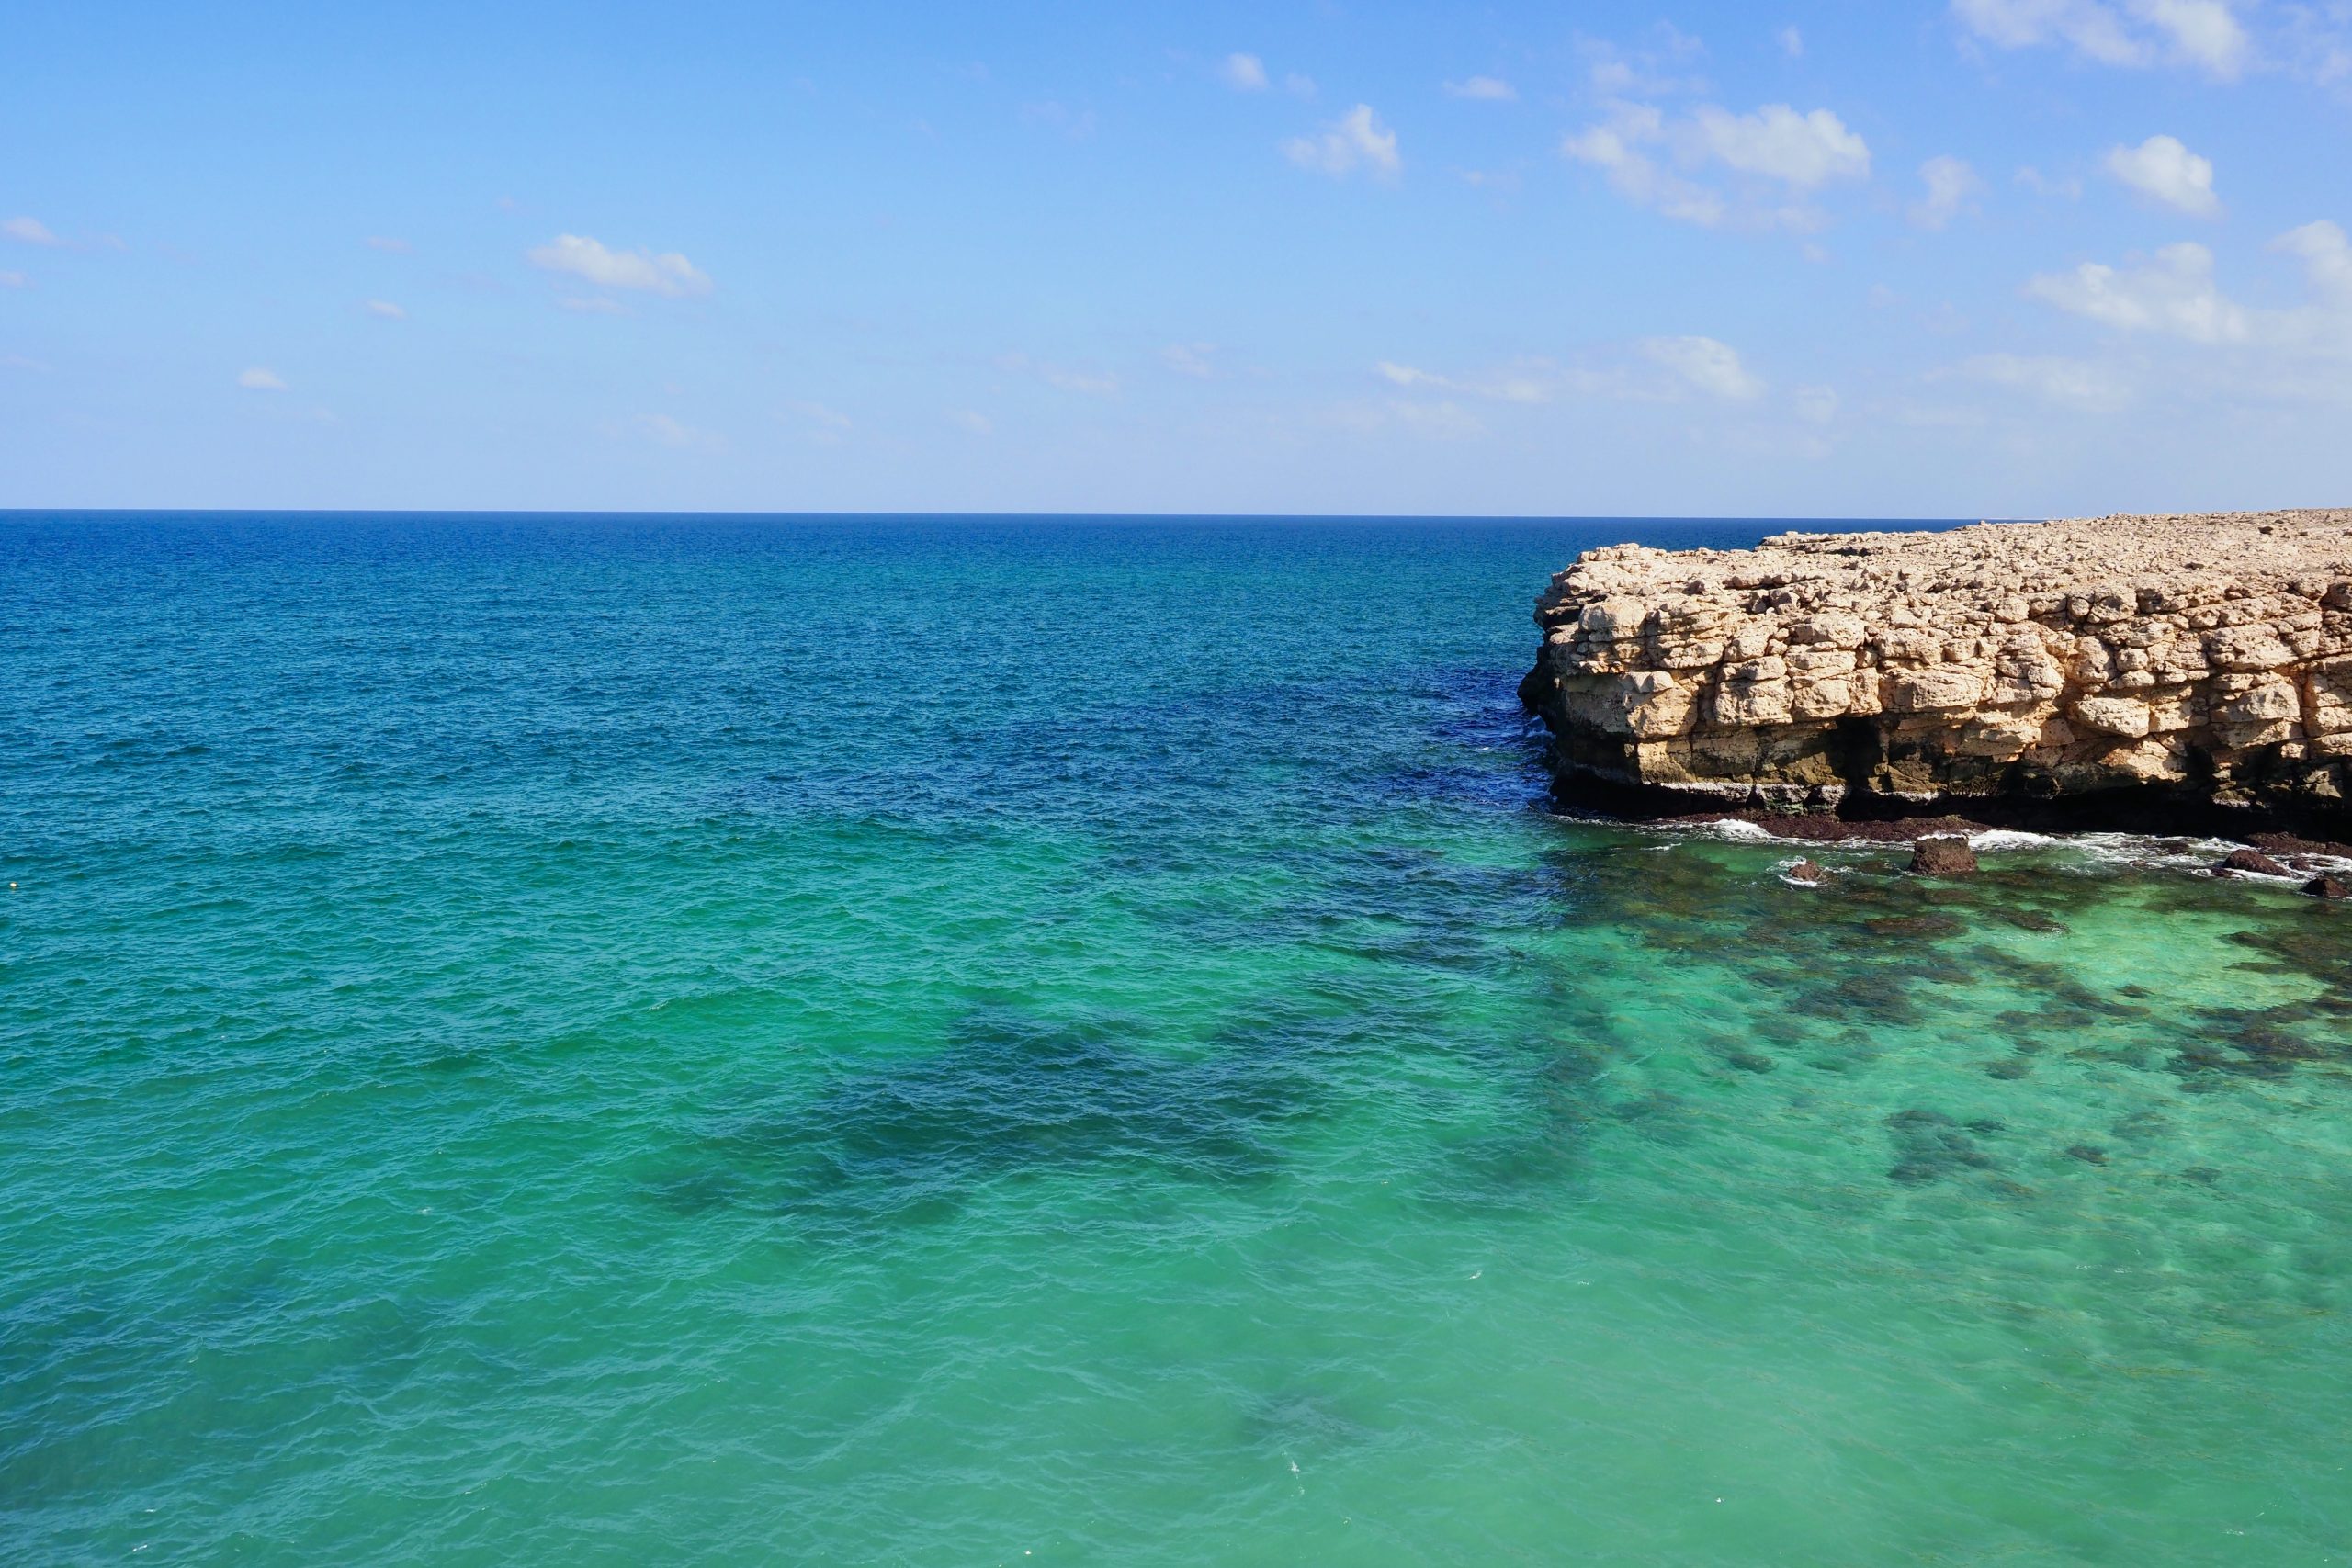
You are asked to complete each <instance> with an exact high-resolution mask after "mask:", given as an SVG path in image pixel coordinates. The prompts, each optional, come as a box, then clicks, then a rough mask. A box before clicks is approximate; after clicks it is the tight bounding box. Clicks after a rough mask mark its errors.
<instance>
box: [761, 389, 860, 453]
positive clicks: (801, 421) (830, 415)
mask: <svg viewBox="0 0 2352 1568" xmlns="http://www.w3.org/2000/svg"><path fill="white" fill-rule="evenodd" d="M776 417H777V418H778V419H780V420H782V421H784V423H786V424H788V425H792V426H795V427H796V428H797V429H798V430H799V432H800V434H802V435H803V436H805V437H807V438H808V439H809V440H810V441H813V442H815V443H816V444H817V445H818V446H840V445H841V444H842V442H843V441H845V440H847V439H848V437H849V433H850V431H851V430H852V429H853V428H854V426H853V423H852V422H851V420H850V417H849V415H847V414H845V413H842V412H840V411H838V410H835V409H830V408H827V407H826V406H825V405H824V404H822V403H816V402H809V401H808V400H795V401H793V402H788V403H786V404H785V405H784V409H783V412H780V413H778V414H777V415H776Z"/></svg>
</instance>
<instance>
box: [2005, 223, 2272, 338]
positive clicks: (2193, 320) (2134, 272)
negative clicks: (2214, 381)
mask: <svg viewBox="0 0 2352 1568" xmlns="http://www.w3.org/2000/svg"><path fill="white" fill-rule="evenodd" d="M2026 293H2027V294H2028V295H2029V296H2030V297H2032V298H2034V299H2041V300H2043V301H2045V302H2046V303H2049V304H2052V305H2055V306H2057V307H2058V308H2059V309H2060V310H2068V311H2072V312H2073V313H2074V314H2075V315H2078V316H2086V317H2088V318H2089V319H2090V320H2092V321H2098V322H2102V323H2104V324H2105V325H2108V326H2110V327H2118V328H2120V329H2122V330H2123V331H2125V332H2153V333H2165V334H2168V335H2171V336H2174V337H2183V338H2187V339H2188V341H2189V342H2191V343H2202V344H2234V343H2245V342H2246V341H2247V340H2248V339H2249V338H2251V337H2252V336H2253V327H2252V321H2251V318H2250V317H2249V316H2248V314H2247V312H2246V310H2245V307H2243V306H2240V305H2236V304H2233V303H2232V302H2231V301H2229V300H2228V299H2223V298H2222V293H2221V290H2220V289H2218V288H2215V287H2214V284H2213V253H2212V252H2211V251H2209V250H2207V249H2206V248H2205V247H2204V246H2202V245H2199V244H2194V243H2189V242H2187V241H2183V242H2182V243H2178V244H2173V245H2166V246H2165V247H2164V248H2163V249H2162V250H2160V251H2158V252H2157V253H2156V254H2155V257H2154V260H2153V261H2152V262H2149V263H2147V264H2144V265H2139V266H2133V267H2129V268H2122V269H2119V268H2116V267H2111V266H2108V265H2103V264H2101V263H2098V262H2085V263H2084V264H2083V265H2080V266H2078V267H2076V268H2075V270H2074V271H2072V272H2063V273H2049V274H2045V275H2043V276H2040V277H2036V278H2034V279H2032V280H2031V281H2030V282H2029V283H2028V284H2027V285H2026Z"/></svg>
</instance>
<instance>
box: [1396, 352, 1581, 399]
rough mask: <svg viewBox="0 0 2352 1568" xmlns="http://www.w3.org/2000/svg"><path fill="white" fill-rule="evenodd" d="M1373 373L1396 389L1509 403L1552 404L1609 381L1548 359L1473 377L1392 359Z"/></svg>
mask: <svg viewBox="0 0 2352 1568" xmlns="http://www.w3.org/2000/svg"><path fill="white" fill-rule="evenodd" d="M1373 373H1374V375H1377V376H1378V377H1379V378H1381V379H1382V380H1384V381H1386V382H1387V383H1388V384H1389V385H1390V386H1392V387H1404V388H1408V389H1410V388H1413V387H1429V388H1432V389H1437V390H1440V391H1449V392H1464V393H1467V394H1469V395H1470V396H1472V397H1476V398H1487V399H1491V400H1494V401H1496V402H1505V403H1548V402H1550V401H1551V400H1553V399H1555V398H1557V397H1560V396H1563V395H1565V394H1567V393H1571V392H1596V391H1600V390H1603V389H1605V387H1606V386H1607V384H1608V382H1609V378H1607V377H1605V376H1603V375H1601V374H1599V373H1597V372H1593V371H1589V370H1581V369H1574V370H1572V369H1564V368H1562V367H1559V366H1557V365H1555V364H1553V363H1552V362H1551V361H1549V360H1546V359H1523V360H1520V361H1518V362H1517V363H1515V364H1513V365H1510V366H1509V367H1505V368H1503V369H1501V370H1497V371H1490V372H1488V373H1487V374H1486V375H1483V376H1478V377H1475V378H1454V377H1452V376H1440V375H1438V374H1436V373H1435V372H1433V371H1429V370H1421V369H1417V368H1415V367H1412V366H1410V365H1399V364H1397V363H1396V362H1395V361H1394V360H1388V359H1384V360H1382V361H1381V362H1380V363H1379V364H1377V365H1375V366H1374V367H1373Z"/></svg>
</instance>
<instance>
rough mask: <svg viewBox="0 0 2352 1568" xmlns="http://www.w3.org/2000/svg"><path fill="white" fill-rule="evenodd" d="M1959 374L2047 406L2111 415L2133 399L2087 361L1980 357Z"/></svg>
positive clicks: (2111, 374)
mask: <svg viewBox="0 0 2352 1568" xmlns="http://www.w3.org/2000/svg"><path fill="white" fill-rule="evenodd" d="M1960 374H1961V375H1962V376H1964V377H1966V378H1969V379H1970V380H1972V381H1983V382H1985V383H1986V384H1987V385H1990V386H1996V387H2007V388H2010V389H2014V390H2017V391H2021V392H2028V393H2030V394H2032V395H2033V396H2034V397H2036V398H2039V399H2041V400H2042V401H2043V402H2046V403H2054V404H2056V405H2058V406H2059V407H2062V408H2074V409H2082V410H2085V411H2086V412H2095V413H2106V412H2113V411H2114V410H2117V409H2120V408H2121V407H2123V405H2124V404H2125V403H2127V402H2129V401H2131V387H2130V385H2129V384H2128V383H2126V382H2125V381H2124V380H2123V379H2122V378H2120V377H2119V376H2117V375H2116V374H2115V373H2114V372H2112V371H2110V370H2108V369H2105V368H2103V367H2099V366H2097V365H2093V364H2090V363H2089V362H2088V361H2086V360H2081V359H2065V358H2061V357H2059V356H2058V355H2018V354H1980V355H1976V356H1975V357H1974V358H1973V359H1969V360H1965V361H1963V362H1962V365H1961V367H1960Z"/></svg>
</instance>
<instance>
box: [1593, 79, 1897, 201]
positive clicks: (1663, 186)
mask: <svg viewBox="0 0 2352 1568" xmlns="http://www.w3.org/2000/svg"><path fill="white" fill-rule="evenodd" d="M1650 149H1657V152H1659V153H1662V154H1666V155H1668V156H1671V158H1672V159H1673V160H1674V162H1675V163H1676V164H1679V165H1680V166H1681V167H1682V168H1685V169H1698V168H1702V167H1704V166H1705V165H1707V164H1720V165H1721V166H1723V167H1724V168H1726V169H1729V170H1731V171H1732V172H1733V173H1735V174H1739V175H1747V176H1749V178H1750V179H1751V181H1758V182H1771V183H1773V184H1777V185H1779V186H1782V187H1784V188H1785V191H1786V193H1787V194H1788V195H1789V196H1791V197H1802V196H1804V195H1806V194H1809V193H1811V192H1813V191H1815V190H1817V189H1819V188H1820V187H1822V186H1826V185H1827V184H1829V183H1830V182H1832V181H1834V180H1845V179H1862V178H1866V177H1867V176H1868V175H1869V174H1870V171H1871V152H1870V148H1869V146H1868V144H1867V143H1865V142H1864V141H1863V140H1862V139H1861V137H1860V135H1858V134H1856V133H1855V132H1854V131H1852V130H1849V129H1847V127H1846V124H1845V122H1844V121H1842V120H1840V119H1839V118H1838V117H1837V116H1836V115H1835V114H1833V113H1831V112H1830V111H1829V110H1827V109H1815V110H1813V111H1811V112H1810V113H1807V114H1800V113H1798V112H1797V111H1796V110H1795V109H1793V108H1792V107H1789V106H1788V105H1786V104H1767V105H1766V106H1764V107H1762V108H1759V109H1758V110H1757V111H1756V112H1755V113H1753V114H1745V115H1739V114H1733V113H1731V112H1730V111H1729V110H1727V109H1724V108H1721V107H1716V106H1715V105H1713V104H1705V105H1702V106H1701V107H1699V108H1697V109H1696V110H1694V111H1692V112H1691V114H1690V115H1689V116H1688V117H1686V118H1680V119H1675V120H1668V118H1666V117H1665V115H1664V114H1663V113H1661V112H1660V111H1659V110H1658V109H1657V108H1656V107H1652V106H1650V105H1647V104H1628V103H1620V104H1616V105H1614V106H1612V107H1611V114H1610V118H1609V119H1608V120H1607V121H1606V122H1604V123H1602V124H1600V125H1596V126H1592V127H1590V128H1589V129H1587V130H1583V131H1579V132H1577V133H1576V134H1575V135H1572V136H1569V137H1568V138H1566V140H1565V141H1562V142H1561V144H1560V151H1561V152H1562V153H1563V154H1564V155H1566V156H1567V157H1569V158H1572V159H1574V160H1576V161H1577V162H1578V163H1581V164H1589V165H1591V166H1592V167H1594V168H1597V169H1600V171H1601V172H1602V173H1603V174H1605V175H1607V176H1608V178H1609V183H1610V185H1611V186H1613V187H1614V188H1615V189H1616V190H1617V192H1618V193H1619V194H1620V195H1622V196H1623V197H1626V198H1628V199H1629V200H1632V201H1635V202H1639V203H1640V204H1641V205H1643V206H1645V207H1651V208H1655V209H1657V210H1658V211H1659V212H1662V213H1664V214H1665V215H1666V216H1667V217H1668V218H1674V219H1679V220H1681V221H1683V222H1686V223H1696V224H1699V225H1701V226H1702V227H1705V228H1713V227H1716V226H1718V225H1722V224H1726V223H1736V224H1738V225H1740V226H1744V227H1748V228H1776V227H1778V228H1788V229H1796V230H1804V229H1812V228H1818V227H1819V226H1820V224H1821V222H1822V218H1821V215H1820V214H1819V213H1818V212H1816V211H1815V210H1814V209H1811V208H1809V207H1806V206H1804V204H1803V203H1802V202H1799V201H1787V202H1782V201H1777V200H1769V199H1758V198H1757V197H1755V196H1754V194H1753V193H1752V192H1751V193H1749V194H1748V195H1747V196H1745V197H1741V198H1739V199H1736V200H1735V199H1734V198H1733V197H1731V196H1729V195H1727V194H1725V193H1724V192H1723V191H1721V190H1718V189H1716V188H1714V187H1713V186H1707V185H1704V184H1702V183H1700V182H1698V181H1696V180H1693V179H1691V178H1689V177H1687V176H1686V175H1682V174H1679V173H1677V172H1675V170H1673V169H1671V168H1668V167H1667V166H1666V165H1665V164H1662V163H1661V162H1660V161H1659V158H1658V157H1657V156H1654V155H1653V153H1652V152H1651V151H1650Z"/></svg>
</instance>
